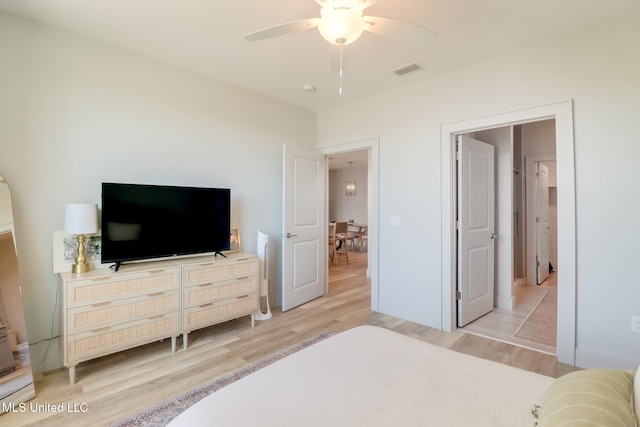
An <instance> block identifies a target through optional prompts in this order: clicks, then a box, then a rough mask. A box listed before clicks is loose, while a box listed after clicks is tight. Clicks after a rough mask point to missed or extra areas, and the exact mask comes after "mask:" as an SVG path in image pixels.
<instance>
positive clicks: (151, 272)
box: [147, 268, 164, 274]
mask: <svg viewBox="0 0 640 427" xmlns="http://www.w3.org/2000/svg"><path fill="white" fill-rule="evenodd" d="M163 271H164V268H159V269H157V270H149V271H148V272H147V273H148V274H156V273H162V272H163Z"/></svg>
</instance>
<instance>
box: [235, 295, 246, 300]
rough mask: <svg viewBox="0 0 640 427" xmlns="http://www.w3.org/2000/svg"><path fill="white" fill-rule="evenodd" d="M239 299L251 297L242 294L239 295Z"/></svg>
mask: <svg viewBox="0 0 640 427" xmlns="http://www.w3.org/2000/svg"><path fill="white" fill-rule="evenodd" d="M237 298H238V299H242V298H249V295H240V296H239V297H237Z"/></svg>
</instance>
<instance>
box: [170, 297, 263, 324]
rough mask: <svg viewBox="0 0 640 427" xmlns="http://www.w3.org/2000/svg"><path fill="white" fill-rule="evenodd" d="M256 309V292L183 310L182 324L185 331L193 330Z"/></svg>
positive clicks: (247, 313) (234, 317)
mask: <svg viewBox="0 0 640 427" xmlns="http://www.w3.org/2000/svg"><path fill="white" fill-rule="evenodd" d="M256 311H258V294H251V295H246V296H243V297H236V298H231V299H227V300H224V301H220V302H217V303H208V304H203V305H199V306H197V307H192V308H187V309H185V310H183V313H184V318H183V322H184V323H183V326H182V329H183V330H184V331H185V332H190V331H193V330H194V329H199V328H202V327H204V326H209V325H213V324H215V323H220V322H224V321H226V320H231V319H236V318H238V317H241V316H244V315H249V314H252V313H255V312H256Z"/></svg>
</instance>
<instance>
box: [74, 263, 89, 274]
mask: <svg viewBox="0 0 640 427" xmlns="http://www.w3.org/2000/svg"><path fill="white" fill-rule="evenodd" d="M87 271H89V264H87V263H86V262H85V263H81V264H73V265H72V266H71V272H72V273H86V272H87Z"/></svg>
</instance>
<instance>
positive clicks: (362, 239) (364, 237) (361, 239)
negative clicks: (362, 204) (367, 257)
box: [358, 227, 369, 253]
mask: <svg viewBox="0 0 640 427" xmlns="http://www.w3.org/2000/svg"><path fill="white" fill-rule="evenodd" d="M368 240H369V236H368V234H367V227H362V228H360V232H359V233H358V243H359V244H360V253H362V250H363V249H364V247H365V246H366V245H367V241H368Z"/></svg>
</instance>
